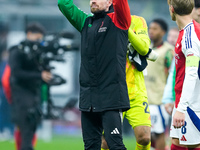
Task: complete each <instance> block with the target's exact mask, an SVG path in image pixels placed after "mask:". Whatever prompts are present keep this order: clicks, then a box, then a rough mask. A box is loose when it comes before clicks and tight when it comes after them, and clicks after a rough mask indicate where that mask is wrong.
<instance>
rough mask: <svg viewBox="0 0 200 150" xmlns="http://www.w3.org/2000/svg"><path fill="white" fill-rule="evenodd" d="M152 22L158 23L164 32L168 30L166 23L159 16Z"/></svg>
mask: <svg viewBox="0 0 200 150" xmlns="http://www.w3.org/2000/svg"><path fill="white" fill-rule="evenodd" d="M152 22H154V23H157V24H159V25H160V27H161V28H162V29H163V30H164V31H165V32H167V31H168V25H167V23H166V22H165V20H163V19H160V18H157V19H154V20H153V21H152Z"/></svg>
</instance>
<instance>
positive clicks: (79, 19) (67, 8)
mask: <svg viewBox="0 0 200 150" xmlns="http://www.w3.org/2000/svg"><path fill="white" fill-rule="evenodd" d="M58 7H59V9H60V11H61V12H62V13H63V15H64V16H65V17H66V18H67V19H68V20H69V22H70V23H71V24H72V25H73V26H74V27H75V28H76V29H77V30H78V31H79V32H81V30H82V28H83V26H84V23H85V19H86V18H87V17H88V15H87V14H86V13H85V12H83V11H82V10H80V9H79V8H78V7H77V6H76V5H74V3H73V0H58Z"/></svg>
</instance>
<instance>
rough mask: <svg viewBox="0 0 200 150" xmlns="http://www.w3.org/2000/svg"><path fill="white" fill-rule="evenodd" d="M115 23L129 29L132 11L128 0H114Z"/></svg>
mask: <svg viewBox="0 0 200 150" xmlns="http://www.w3.org/2000/svg"><path fill="white" fill-rule="evenodd" d="M113 7H114V12H115V14H114V18H113V21H114V23H115V25H116V26H117V27H118V28H120V29H123V30H128V28H129V27H130V24H131V13H130V8H129V5H128V1H127V0H113Z"/></svg>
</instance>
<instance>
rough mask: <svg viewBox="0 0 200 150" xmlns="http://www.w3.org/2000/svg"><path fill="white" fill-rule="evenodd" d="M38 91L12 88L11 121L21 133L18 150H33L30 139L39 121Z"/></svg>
mask: <svg viewBox="0 0 200 150" xmlns="http://www.w3.org/2000/svg"><path fill="white" fill-rule="evenodd" d="M39 90H40V89H39V88H38V90H35V91H31V90H29V89H25V88H21V87H19V86H18V87H17V85H15V86H14V87H12V89H11V91H12V104H11V111H12V113H11V114H12V120H13V122H14V123H15V125H16V126H17V127H18V128H19V130H20V133H21V138H22V139H21V140H22V143H21V148H20V150H33V146H32V139H33V136H34V134H35V132H36V129H37V126H38V124H39V123H40V120H41V115H42V114H41V110H40V105H39V102H40V94H39V92H37V91H39Z"/></svg>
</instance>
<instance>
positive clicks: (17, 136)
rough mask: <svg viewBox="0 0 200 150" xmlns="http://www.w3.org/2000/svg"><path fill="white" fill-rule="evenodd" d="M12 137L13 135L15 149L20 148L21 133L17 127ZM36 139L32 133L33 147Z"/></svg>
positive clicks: (18, 149)
mask: <svg viewBox="0 0 200 150" xmlns="http://www.w3.org/2000/svg"><path fill="white" fill-rule="evenodd" d="M14 137H15V146H16V150H20V148H21V143H22V138H21V133H20V131H19V129H15V132H14ZM36 141H37V136H36V134H34V136H33V140H32V145H33V147H35V145H36Z"/></svg>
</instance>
